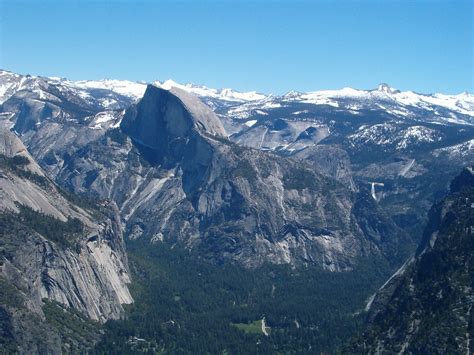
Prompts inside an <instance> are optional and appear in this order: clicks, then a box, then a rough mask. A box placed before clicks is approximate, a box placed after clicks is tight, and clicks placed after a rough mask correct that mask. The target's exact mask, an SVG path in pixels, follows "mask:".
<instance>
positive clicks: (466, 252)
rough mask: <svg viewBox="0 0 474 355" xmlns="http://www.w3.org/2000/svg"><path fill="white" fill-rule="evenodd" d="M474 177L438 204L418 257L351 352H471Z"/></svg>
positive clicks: (378, 298) (388, 291) (391, 285)
mask: <svg viewBox="0 0 474 355" xmlns="http://www.w3.org/2000/svg"><path fill="white" fill-rule="evenodd" d="M473 211H474V175H473V172H472V169H465V170H464V171H463V172H462V174H461V175H459V176H458V177H457V178H456V179H454V180H453V182H452V183H451V192H450V194H449V195H448V196H447V197H446V198H445V199H444V200H443V201H441V202H440V203H438V204H435V205H434V206H433V208H432V209H431V212H430V218H429V223H428V225H427V227H426V229H425V233H424V236H423V239H422V242H421V244H420V247H419V248H418V251H417V253H416V255H415V256H414V257H413V258H411V259H409V260H408V261H407V262H406V263H405V265H404V266H403V267H402V268H401V269H400V270H399V271H397V272H396V273H395V274H394V275H393V276H392V277H391V278H390V279H389V280H388V281H387V282H386V283H385V285H384V286H382V288H381V289H380V291H379V292H378V293H377V294H376V295H375V297H374V299H373V301H372V302H371V304H370V305H369V306H370V308H369V314H368V319H367V322H368V324H367V328H366V330H365V331H364V332H363V333H362V334H361V335H360V336H358V337H357V338H356V339H355V341H354V342H353V344H352V345H351V346H350V347H348V349H347V352H349V353H354V352H356V353H366V354H382V353H411V354H430V353H439V354H455V353H456V354H461V353H467V354H469V353H470V352H471V351H472V345H471V344H473V343H472V342H473V337H474V330H473V324H474V313H472V312H471V310H472V306H473V303H474V292H473V285H474V279H473V276H474V212H473Z"/></svg>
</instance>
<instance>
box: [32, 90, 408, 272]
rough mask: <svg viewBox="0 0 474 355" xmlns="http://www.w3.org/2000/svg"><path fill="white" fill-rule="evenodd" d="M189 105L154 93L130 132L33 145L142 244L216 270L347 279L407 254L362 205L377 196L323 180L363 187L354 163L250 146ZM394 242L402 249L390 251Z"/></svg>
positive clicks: (62, 178)
mask: <svg viewBox="0 0 474 355" xmlns="http://www.w3.org/2000/svg"><path fill="white" fill-rule="evenodd" d="M188 95H189V94H185V93H183V92H177V93H176V92H170V91H166V90H163V89H161V88H157V87H154V86H149V87H148V89H147V91H146V93H145V96H144V98H143V99H142V100H141V101H140V102H139V103H138V104H136V105H134V106H132V107H131V108H130V109H129V110H128V111H127V112H126V114H125V116H124V118H123V120H122V123H121V129H122V132H120V131H119V130H117V129H112V130H110V129H109V130H105V129H104V130H94V131H95V132H98V133H96V134H97V137H96V138H94V139H92V140H91V141H89V142H86V143H85V144H77V146H76V143H72V144H70V145H68V146H64V147H61V145H59V148H58V146H57V145H54V146H53V145H50V144H48V143H47V142H49V141H52V140H51V138H48V139H46V138H45V137H49V136H51V135H53V136H59V137H61V133H60V132H61V131H60V130H61V128H60V127H59V126H57V125H55V126H54V130H53V124H52V123H51V124H49V127H50V129H48V125H47V124H46V125H43V127H41V128H40V129H39V130H38V132H37V133H36V135H35V137H34V138H32V139H31V140H27V142H28V143H29V146H30V147H32V149H33V151H35V152H37V155H36V157H37V158H38V159H39V161H40V162H42V165H43V166H44V167H45V169H46V170H47V171H49V172H51V173H52V175H53V176H54V177H55V179H56V181H58V182H59V183H60V184H61V185H63V186H65V187H67V188H68V189H70V190H72V191H74V192H76V193H92V194H96V195H97V196H100V197H102V198H109V199H113V200H114V201H116V203H117V204H118V207H119V209H120V211H121V217H122V222H123V223H124V225H125V227H126V231H127V234H128V236H129V237H130V238H131V239H137V238H141V239H142V240H148V241H150V242H151V243H161V242H165V243H176V242H178V243H180V244H181V245H183V246H185V247H187V248H189V249H192V250H194V251H196V252H197V253H199V255H201V256H203V257H205V258H207V259H209V260H212V261H214V262H217V263H222V262H229V261H231V262H237V263H240V264H242V265H245V266H247V267H255V266H258V265H261V264H263V263H268V262H269V263H276V264H282V263H284V264H292V265H302V264H316V265H319V266H321V267H322V268H324V269H327V270H333V271H338V270H348V269H351V268H352V267H353V266H354V265H355V263H357V260H358V258H359V257H364V256H369V255H372V256H377V257H379V256H383V255H386V256H388V255H391V256H392V255H393V254H394V253H395V252H394V250H393V248H392V246H393V245H397V243H398V242H400V241H401V240H403V236H402V235H401V234H400V231H399V230H398V229H397V227H396V226H395V227H394V228H393V229H388V228H385V229H384V228H381V227H380V226H381V225H382V224H383V223H382V222H380V221H381V220H382V219H383V218H385V217H382V215H383V213H381V211H380V210H379V209H378V207H377V206H376V205H374V204H373V202H372V201H370V199H364V198H360V197H361V196H364V194H365V192H360V193H356V192H355V191H353V190H354V189H353V188H351V187H350V186H349V188H347V187H345V186H343V185H342V184H340V183H338V182H337V181H335V180H334V179H332V178H330V177H326V176H324V175H322V174H320V171H321V172H324V173H325V174H326V175H328V176H331V175H333V174H336V175H337V176H338V178H339V179H340V181H351V180H350V173H349V172H347V170H344V169H343V166H344V165H342V166H341V169H339V170H337V169H336V170H331V169H332V168H328V169H327V170H324V169H322V168H321V169H318V167H317V166H316V167H315V166H314V165H313V164H308V163H306V162H301V161H297V160H294V159H289V158H285V157H279V156H277V155H275V154H272V153H268V152H262V151H259V150H255V149H251V148H245V147H241V146H238V145H236V144H234V143H232V142H230V141H228V140H227V139H225V138H224V136H225V131H224V130H223V128H222V125H221V124H220V122H219V120H218V118H217V117H216V116H215V115H214V114H213V113H212V112H211V111H210V110H209V109H208V108H206V107H205V106H203V104H202V103H201V102H199V101H197V99H196V98H193V97H188ZM71 129H77V130H78V132H79V130H81V132H82V135H87V128H84V127H83V128H70V129H67V130H66V128H63V129H62V130H63V131H64V134H67V132H71ZM52 132H54V133H52ZM89 137H91V136H90V135H89ZM65 150H66V151H67V154H66V152H65ZM49 157H54V159H49ZM321 166H323V164H321ZM328 166H334V164H332V163H330V164H328ZM344 171H345V172H344ZM346 178H347V179H348V180H345V179H346ZM357 201H358V202H357ZM356 202H357V205H356ZM364 204H369V205H370V207H367V208H360V206H361V205H362V206H363V205H364ZM356 206H357V208H356ZM369 209H370V210H371V216H370V217H369V216H368V215H365V213H366V211H368V210H369ZM369 221H370V222H369ZM377 221H379V223H377ZM367 225H368V227H367ZM367 228H368V229H367ZM365 230H370V231H371V237H370V238H367V236H366V235H365ZM387 240H391V243H392V242H393V243H392V244H391V246H390V247H387V248H386V247H385V246H386V243H385V241H387Z"/></svg>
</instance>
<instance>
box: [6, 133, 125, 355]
mask: <svg viewBox="0 0 474 355" xmlns="http://www.w3.org/2000/svg"><path fill="white" fill-rule="evenodd" d="M0 283H1V287H0V289H1V291H0V297H1V300H0V301H1V302H0V322H1V328H0V329H2V333H1V334H0V335H1V337H2V347H3V346H5V349H6V350H8V349H11V350H12V351H14V350H13V349H15V345H14V344H16V345H17V346H18V348H16V350H18V351H20V352H25V353H37V352H48V353H54V352H59V351H61V349H63V350H70V351H71V350H74V349H76V350H77V348H76V347H78V346H79V344H80V343H81V340H82V339H81V334H72V335H71V336H69V337H68V336H63V334H61V333H62V332H63V331H64V329H60V328H61V327H65V328H67V327H68V325H67V324H63V325H61V326H59V325H58V324H52V322H51V321H50V320H51V319H49V318H48V314H47V313H48V312H47V311H45V307H47V310H48V311H49V313H51V312H53V313H54V307H56V308H58V307H59V308H60V309H62V310H63V312H62V313H64V315H63V316H60V317H64V319H66V318H67V317H69V316H70V317H71V322H72V324H70V326H71V327H72V326H73V325H74V324H73V323H74V322H75V321H77V322H79V323H84V322H85V324H86V323H87V324H89V325H90V326H91V327H93V326H94V325H93V322H90V323H89V321H88V320H87V319H91V320H93V321H96V322H100V323H102V322H105V321H106V320H108V319H118V318H120V317H121V316H122V314H123V307H122V305H123V304H129V303H132V302H133V299H132V297H131V295H130V292H129V290H128V286H127V285H128V284H129V283H130V277H129V271H128V262H127V256H126V253H125V247H124V243H123V239H122V231H121V227H120V220H119V216H118V210H117V207H116V205H115V203H113V202H103V203H101V204H100V205H94V204H91V203H87V202H84V201H79V200H78V199H77V198H76V197H74V198H72V197H71V196H69V195H68V194H67V193H65V192H63V191H62V190H61V189H59V188H58V187H57V186H56V185H55V184H54V183H53V182H52V181H51V180H49V178H47V177H46V176H45V174H44V173H43V171H42V170H41V168H40V167H39V166H38V165H37V164H36V163H35V161H34V160H33V158H32V157H31V155H30V154H29V153H28V152H27V150H26V148H25V147H24V145H23V144H22V143H21V141H20V140H19V139H18V138H17V137H16V136H15V135H13V134H12V133H11V132H9V131H7V130H1V131H0ZM56 311H57V310H56ZM66 313H70V314H69V315H66ZM60 314H61V312H60ZM84 327H85V325H83V328H84ZM86 328H87V327H86ZM69 332H70V333H74V330H70V331H69ZM98 335H99V334H95V335H93V336H92V338H94V336H95V337H97V336H98ZM84 336H87V335H86V334H84ZM87 342H89V343H92V342H93V341H92V342H91V339H87ZM10 346H11V348H9V347H10ZM79 348H81V347H79Z"/></svg>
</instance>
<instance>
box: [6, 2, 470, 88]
mask: <svg viewBox="0 0 474 355" xmlns="http://www.w3.org/2000/svg"><path fill="white" fill-rule="evenodd" d="M473 17H474V15H473V5H472V1H471V0H466V1H462V0H455V1H441V0H431V1H428V0H425V1H416V0H407V1H404V0H397V1H395V0H388V1H387V0H385V1H384V0H372V1H369V0H359V1H350V0H346V1H329V0H326V1H309V0H308V1H294V0H287V1H285V0H280V1H263V0H254V1H241V0H222V1H217V0H215V1H210V0H208V1H199V0H194V1H191V0H188V1H171V0H168V1H143V0H142V1H133V0H129V1H124V0H121V1H118V0H117V1H110V0H109V1H106V0H103V1H74V0H68V1H67V0H64V1H48V0H42V1H40V0H34V1H32V0H30V1H25V0H0V68H3V69H7V70H11V71H15V72H19V73H22V74H27V73H29V74H32V75H47V76H64V77H68V78H70V79H73V80H78V79H100V78H117V79H129V80H144V81H152V80H157V79H158V80H164V79H168V78H172V79H173V80H175V81H178V82H181V83H185V82H193V83H197V84H204V85H207V86H209V87H216V88H222V87H232V88H234V89H238V90H257V91H260V92H265V93H270V92H272V93H275V94H281V93H284V92H286V91H289V90H300V91H310V90H320V89H337V88H342V87H346V86H351V87H356V88H361V89H369V88H374V87H376V86H377V84H378V83H380V82H386V83H388V84H390V85H391V86H394V87H396V88H399V89H402V90H414V91H418V92H425V93H431V92H445V93H459V92H461V91H469V92H471V93H472V92H473V91H474V90H473V77H474V75H473V46H474V44H473V37H474V36H473V21H474V20H473Z"/></svg>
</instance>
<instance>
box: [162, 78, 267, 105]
mask: <svg viewBox="0 0 474 355" xmlns="http://www.w3.org/2000/svg"><path fill="white" fill-rule="evenodd" d="M153 84H154V85H156V86H158V87H161V88H162V89H165V90H171V89H172V88H178V89H181V90H184V91H187V92H190V93H192V94H195V95H197V96H199V97H206V98H213V99H219V100H224V101H236V102H248V101H258V100H263V99H264V98H266V95H263V94H259V93H257V92H256V91H250V92H239V91H235V90H232V89H220V90H218V89H211V88H208V87H206V86H198V85H194V84H185V85H182V84H179V83H177V82H175V81H173V80H166V81H165V82H160V81H155V82H154V83H153Z"/></svg>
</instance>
